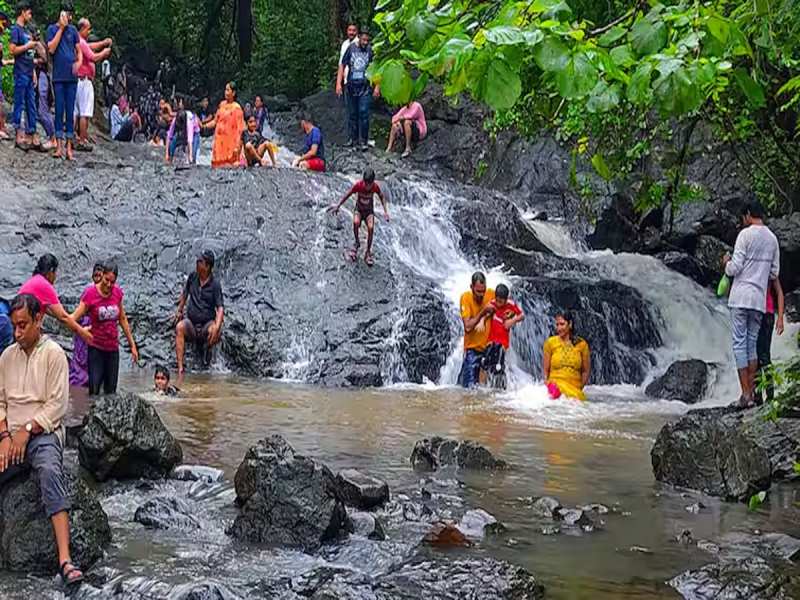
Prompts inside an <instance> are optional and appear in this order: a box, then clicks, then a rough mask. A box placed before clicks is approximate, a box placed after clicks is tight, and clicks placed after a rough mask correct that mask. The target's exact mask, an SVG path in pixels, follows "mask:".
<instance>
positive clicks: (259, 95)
mask: <svg viewBox="0 0 800 600" xmlns="http://www.w3.org/2000/svg"><path fill="white" fill-rule="evenodd" d="M256 98H261V104H264V96H262V95H261V94H256V95H255V96H253V104H255V103H256Z"/></svg>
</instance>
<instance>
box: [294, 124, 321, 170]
mask: <svg viewBox="0 0 800 600" xmlns="http://www.w3.org/2000/svg"><path fill="white" fill-rule="evenodd" d="M300 128H301V129H302V130H303V133H304V134H305V136H306V137H305V140H304V142H303V154H301V155H300V156H298V157H297V158H295V159H294V161H293V162H292V166H293V167H299V168H301V169H308V170H309V171H318V172H320V173H324V172H325V141H324V140H323V138H322V130H320V128H319V127H317V126H316V125H314V123H313V121H312V120H311V117H309V116H308V115H303V116H302V117H300Z"/></svg>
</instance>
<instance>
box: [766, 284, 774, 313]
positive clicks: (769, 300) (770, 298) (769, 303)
mask: <svg viewBox="0 0 800 600" xmlns="http://www.w3.org/2000/svg"><path fill="white" fill-rule="evenodd" d="M767 314H768V315H774V314H775V296H774V295H773V294H772V286H771V285H770V286H769V288H768V289H767Z"/></svg>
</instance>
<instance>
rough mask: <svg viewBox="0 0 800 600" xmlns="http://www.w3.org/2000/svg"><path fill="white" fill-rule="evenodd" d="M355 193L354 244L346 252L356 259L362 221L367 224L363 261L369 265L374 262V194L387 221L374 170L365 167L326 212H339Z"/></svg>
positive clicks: (384, 199)
mask: <svg viewBox="0 0 800 600" xmlns="http://www.w3.org/2000/svg"><path fill="white" fill-rule="evenodd" d="M354 194H355V195H356V210H355V211H354V212H353V235H354V236H355V238H356V243H355V246H353V249H352V250H351V251H350V252H349V253H348V258H349V259H350V260H351V261H353V262H355V261H356V260H357V259H358V248H359V246H360V245H361V241H360V235H359V234H360V232H361V223H362V221H363V222H365V223H366V224H367V252H366V253H365V254H364V262H365V263H367V264H368V265H369V266H370V267H371V266H372V265H374V264H375V259H374V258H373V257H372V240H373V236H374V233H375V196H376V195H377V196H378V198H380V200H381V204H382V205H383V213H384V216H385V217H386V222H387V223H388V222H389V208H388V207H387V206H386V196H384V195H383V192H382V191H381V188H380V187H379V186H378V184H377V183H375V171H373V170H372V169H367V170H366V171H364V178H363V179H362V180H361V181H357V182H356V183H355V185H353V187H351V188H350V191H349V192H347V193H346V194H345V195H344V197H343V198H342V199H341V200H340V201H339V204H334V205H333V206H331V207H330V208H329V209H328V212H332V213H334V214H338V213H339V209H340V208H342V205H343V204H344V203H345V202H347V199H348V198H350V196H352V195H354Z"/></svg>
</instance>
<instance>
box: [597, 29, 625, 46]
mask: <svg viewBox="0 0 800 600" xmlns="http://www.w3.org/2000/svg"><path fill="white" fill-rule="evenodd" d="M627 33H628V30H627V29H625V28H624V27H620V26H619V25H615V26H614V27H612V28H611V29H609V30H608V31H606V32H605V33H604V34H603V35H601V36H600V38H599V39H598V40H597V43H598V44H600V45H601V46H604V47H605V48H610V47H611V46H613V45H614V42H616V41H618V40H621V39H622V38H624V37H625V35H626V34H627Z"/></svg>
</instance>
